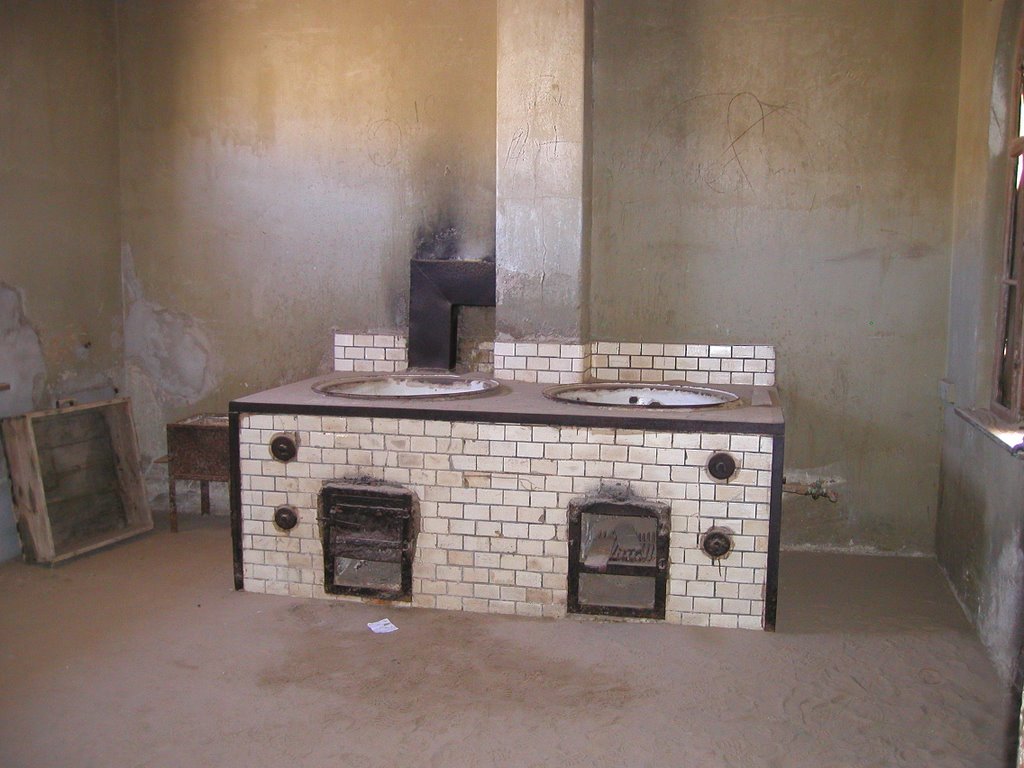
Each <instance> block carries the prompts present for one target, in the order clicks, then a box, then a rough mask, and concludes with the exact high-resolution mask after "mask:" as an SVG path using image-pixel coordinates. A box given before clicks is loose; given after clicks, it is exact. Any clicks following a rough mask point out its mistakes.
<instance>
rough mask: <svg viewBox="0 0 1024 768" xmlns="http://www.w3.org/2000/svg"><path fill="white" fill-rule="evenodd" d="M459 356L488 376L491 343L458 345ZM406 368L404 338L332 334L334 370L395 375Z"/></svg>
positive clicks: (491, 359)
mask: <svg viewBox="0 0 1024 768" xmlns="http://www.w3.org/2000/svg"><path fill="white" fill-rule="evenodd" d="M458 356H459V360H460V361H464V362H465V364H466V365H467V367H469V368H470V369H471V370H474V371H477V372H480V373H488V374H489V373H491V371H492V370H493V369H494V343H493V342H490V341H484V342H474V341H461V340H460V342H459V351H458ZM408 367H409V356H408V352H407V341H406V337H405V336H401V335H391V334H381V333H373V334H370V333H366V334H358V333H335V334H334V370H336V371H365V372H367V373H397V372H400V371H404V370H406V368H408Z"/></svg>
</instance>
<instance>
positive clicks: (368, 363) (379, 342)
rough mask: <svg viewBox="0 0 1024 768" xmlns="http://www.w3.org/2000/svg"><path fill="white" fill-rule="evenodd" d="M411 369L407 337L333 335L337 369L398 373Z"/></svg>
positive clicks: (335, 367)
mask: <svg viewBox="0 0 1024 768" xmlns="http://www.w3.org/2000/svg"><path fill="white" fill-rule="evenodd" d="M407 366H408V356H407V354H406V342H405V337H404V336H391V335H387V334H379V333H378V334H353V333H336V334H334V370H336V371H366V372H367V373H374V372H375V373H395V372H396V371H404V370H405V369H406V367H407Z"/></svg>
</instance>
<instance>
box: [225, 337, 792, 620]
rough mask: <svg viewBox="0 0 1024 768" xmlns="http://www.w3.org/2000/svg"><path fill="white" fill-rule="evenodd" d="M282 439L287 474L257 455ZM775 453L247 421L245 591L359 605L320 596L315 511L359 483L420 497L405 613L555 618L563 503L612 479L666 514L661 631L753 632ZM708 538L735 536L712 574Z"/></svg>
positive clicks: (350, 422)
mask: <svg viewBox="0 0 1024 768" xmlns="http://www.w3.org/2000/svg"><path fill="white" fill-rule="evenodd" d="M497 351H498V350H497V349H496V352H497ZM639 354H642V352H641V353H639ZM346 359H352V358H346ZM752 359H757V358H752ZM282 431H288V432H296V433H298V441H299V446H300V447H299V453H298V457H297V458H296V459H295V460H294V461H292V462H289V463H287V464H283V463H280V462H278V461H274V460H273V459H272V458H271V456H270V453H269V450H268V447H267V446H268V442H269V440H270V438H271V436H272V435H274V434H276V433H277V432H282ZM716 450H728V451H729V452H730V453H732V454H733V455H734V457H735V458H736V459H737V463H738V466H739V470H738V472H737V474H736V475H734V476H733V478H731V479H730V480H729V481H728V482H722V481H716V480H714V479H713V478H712V477H711V476H710V475H709V474H708V473H707V472H706V470H705V464H706V462H707V460H708V458H709V456H710V454H711V453H712V452H713V451H716ZM772 451H773V440H772V438H771V437H770V436H762V435H728V434H703V433H673V432H655V431H640V430H630V429H611V428H592V427H566V426H531V425H525V424H485V423H475V422H473V423H470V422H448V421H433V420H431V421H424V420H418V419H394V418H368V417H345V416H297V415H273V416H272V415H263V414H245V413H243V414H241V416H240V463H241V496H242V498H241V501H242V505H241V522H242V549H243V571H244V579H245V589H247V590H249V591H253V592H266V593H273V594H288V595H294V596H300V597H330V598H332V599H358V598H345V597H340V598H339V597H336V596H332V595H328V594H326V593H325V592H324V589H323V579H324V567H323V551H322V547H321V541H320V538H319V531H318V527H317V522H316V515H317V503H318V494H319V493H320V490H321V488H322V487H323V484H324V483H325V482H328V481H330V480H334V479H342V478H353V477H357V476H370V477H373V478H377V479H381V480H386V481H389V482H390V483H393V484H397V485H402V486H405V487H407V488H410V489H412V490H413V491H415V492H416V494H417V495H418V496H419V499H420V533H419V536H418V539H417V547H416V556H415V561H414V568H413V604H414V605H417V606H424V607H432V608H446V609H452V610H465V611H480V612H490V613H516V614H521V615H529V616H562V615H564V614H565V611H566V589H567V571H568V550H567V529H566V513H567V507H568V505H569V502H570V500H571V499H573V498H576V497H579V496H581V495H583V494H587V493H592V492H594V491H596V490H597V489H598V488H599V486H600V485H601V483H602V482H607V481H618V482H625V483H628V484H629V485H630V487H631V489H632V490H633V492H635V493H636V494H637V495H639V496H643V497H646V498H649V499H654V500H659V501H663V502H665V503H669V504H671V507H672V515H671V537H670V566H669V582H668V596H667V600H666V620H667V621H669V622H674V623H679V624H696V625H704V626H709V625H710V626H728V627H745V628H760V627H761V621H762V618H761V617H762V614H763V610H764V598H765V579H766V574H767V557H768V555H767V552H768V521H769V506H770V498H769V497H770V489H771V479H772V478H771V468H772ZM283 504H288V505H291V506H294V507H295V508H296V509H298V510H299V524H298V525H297V526H296V527H295V528H294V529H292V530H291V531H287V532H285V531H281V530H279V529H277V528H276V527H275V525H274V523H273V522H272V520H273V514H274V510H275V508H276V507H278V506H280V505H283ZM713 525H719V526H726V527H728V528H730V529H732V531H733V532H734V533H735V537H734V544H735V549H734V550H733V551H732V552H731V553H730V554H729V555H728V557H726V558H723V559H722V560H720V561H718V562H717V563H713V562H712V561H711V560H710V559H709V558H708V557H707V555H705V554H704V553H703V552H702V551H701V550H700V548H699V544H698V536H699V534H700V533H702V532H703V531H706V530H707V529H708V528H710V527H711V526H713Z"/></svg>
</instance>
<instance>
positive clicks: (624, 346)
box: [589, 341, 775, 387]
mask: <svg viewBox="0 0 1024 768" xmlns="http://www.w3.org/2000/svg"><path fill="white" fill-rule="evenodd" d="M590 346H591V355H590V367H589V374H590V377H591V378H592V379H593V380H594V381H644V382H660V381H670V380H671V381H679V380H683V381H688V382H691V383H693V384H754V385H757V386H766V387H771V386H775V348H774V347H772V346H769V345H766V344H718V345H715V344H661V343H648V342H643V343H629V342H618V341H595V342H593V343H592V344H591V345H590Z"/></svg>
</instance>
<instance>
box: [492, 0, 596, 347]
mask: <svg viewBox="0 0 1024 768" xmlns="http://www.w3.org/2000/svg"><path fill="white" fill-rule="evenodd" d="M592 29H593V4H592V3H591V2H590V0H498V61H497V84H498V88H497V145H498V146H497V155H498V166H497V171H496V179H495V181H496V185H495V197H496V232H497V237H496V245H497V248H496V250H497V295H498V307H497V312H496V314H497V331H498V334H499V336H500V338H502V339H503V340H505V341H513V340H525V339H531V340H544V339H549V340H550V339H560V340H564V341H575V342H580V341H586V340H588V339H587V337H588V328H587V326H588V322H589V319H590V318H589V312H588V308H587V293H588V291H589V287H590V286H589V271H588V268H589V262H590V258H589V257H590V254H589V250H590V242H589V241H590V186H591V185H590V171H591V163H590V152H589V150H590V136H589V128H590V123H591V120H590V105H591V93H590V61H591V56H592V50H591V43H592V39H591V38H592V34H591V30H592Z"/></svg>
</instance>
